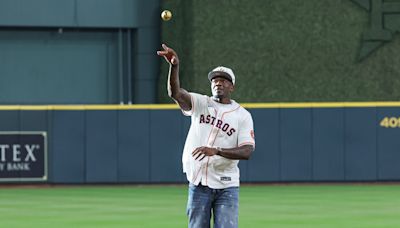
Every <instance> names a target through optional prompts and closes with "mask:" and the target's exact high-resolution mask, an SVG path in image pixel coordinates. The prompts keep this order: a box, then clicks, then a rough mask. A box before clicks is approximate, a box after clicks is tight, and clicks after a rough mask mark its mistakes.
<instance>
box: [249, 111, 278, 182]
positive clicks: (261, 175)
mask: <svg viewBox="0 0 400 228" xmlns="http://www.w3.org/2000/svg"><path fill="white" fill-rule="evenodd" d="M249 111H251V114H252V117H253V122H254V131H255V140H256V150H255V151H254V152H253V154H252V156H251V158H250V160H249V161H248V166H249V167H248V181H251V182H254V181H279V180H280V163H279V161H280V151H279V130H280V129H279V118H280V117H279V110H278V109H252V110H249Z"/></svg>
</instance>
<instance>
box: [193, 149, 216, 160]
mask: <svg viewBox="0 0 400 228" xmlns="http://www.w3.org/2000/svg"><path fill="white" fill-rule="evenodd" d="M217 153H218V150H217V149H216V148H211V147H205V146H202V147H198V148H196V149H195V150H194V151H193V152H192V156H193V157H194V160H197V159H199V161H201V160H203V159H204V158H205V157H206V156H213V155H216V154H217Z"/></svg>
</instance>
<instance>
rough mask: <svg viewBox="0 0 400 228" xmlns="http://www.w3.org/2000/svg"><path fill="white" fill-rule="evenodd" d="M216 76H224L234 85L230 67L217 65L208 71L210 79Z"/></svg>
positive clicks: (233, 75)
mask: <svg viewBox="0 0 400 228" xmlns="http://www.w3.org/2000/svg"><path fill="white" fill-rule="evenodd" d="M217 76H220V77H224V78H226V79H228V80H229V81H231V82H232V84H233V85H235V74H233V71H232V69H230V68H228V67H224V66H219V67H216V68H215V69H213V70H212V71H210V73H208V79H209V80H210V81H211V80H212V79H213V78H215V77H217Z"/></svg>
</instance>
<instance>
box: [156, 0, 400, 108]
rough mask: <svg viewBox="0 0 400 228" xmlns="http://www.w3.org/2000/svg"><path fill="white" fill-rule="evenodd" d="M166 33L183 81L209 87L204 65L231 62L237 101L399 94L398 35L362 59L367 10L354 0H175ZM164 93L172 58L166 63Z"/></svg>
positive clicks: (187, 85)
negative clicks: (179, 63) (178, 55)
mask: <svg viewBox="0 0 400 228" xmlns="http://www.w3.org/2000/svg"><path fill="white" fill-rule="evenodd" d="M162 4H163V7H164V8H167V9H170V10H171V11H172V13H173V15H174V17H173V19H172V20H171V21H169V22H163V23H162V41H163V42H165V43H167V44H170V45H171V46H172V47H173V48H175V49H176V50H177V52H178V53H179V54H180V60H181V62H182V67H181V80H182V84H183V86H184V87H185V88H187V89H189V90H191V91H196V92H200V93H205V94H209V93H210V87H209V83H208V80H207V76H206V75H207V73H208V72H209V71H210V70H211V69H212V68H213V67H215V66H218V65H226V66H229V67H232V68H233V69H234V72H235V73H236V76H237V87H236V92H235V94H234V99H236V100H238V101H240V102H303V101H388V100H390V101H395V100H399V98H400V90H398V89H397V88H398V87H399V85H400V77H399V75H400V64H399V62H400V55H399V54H398V53H399V50H400V40H399V38H398V37H396V35H395V36H394V38H393V40H391V41H390V42H386V43H385V44H384V45H383V46H382V47H381V48H379V49H377V50H376V51H374V52H373V53H372V54H371V55H369V56H368V57H367V58H365V59H364V60H363V61H360V62H359V61H357V59H358V55H359V52H360V48H361V41H362V34H363V33H364V32H365V31H367V29H368V27H369V13H368V11H366V10H365V9H364V8H362V7H360V6H359V5H357V4H355V3H354V2H353V1H350V0H305V1H300V0H266V1H261V0H249V1H242V0H229V1H228V0H221V1H213V0H201V1H200V0H191V1H186V0H170V1H163V3H162ZM161 70H162V71H161V76H160V87H159V91H160V92H159V94H160V95H159V101H160V102H170V99H168V97H167V94H166V91H165V81H166V74H167V72H168V67H167V64H165V63H164V62H163V64H162V65H161Z"/></svg>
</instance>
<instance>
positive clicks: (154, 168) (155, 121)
mask: <svg viewBox="0 0 400 228" xmlns="http://www.w3.org/2000/svg"><path fill="white" fill-rule="evenodd" d="M181 118H182V113H181V112H180V111H179V110H159V111H157V112H150V145H151V146H150V158H151V159H150V163H151V166H150V167H151V171H150V180H151V181H152V182H182V181H183V173H182V159H181V157H182V150H183V143H184V142H183V141H182V135H181V133H182V129H181Z"/></svg>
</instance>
